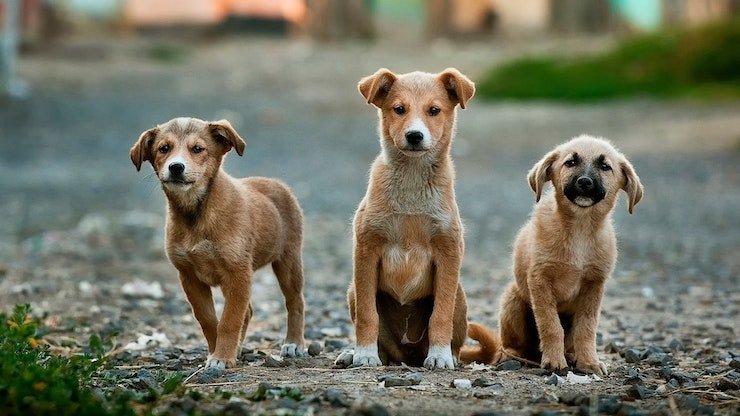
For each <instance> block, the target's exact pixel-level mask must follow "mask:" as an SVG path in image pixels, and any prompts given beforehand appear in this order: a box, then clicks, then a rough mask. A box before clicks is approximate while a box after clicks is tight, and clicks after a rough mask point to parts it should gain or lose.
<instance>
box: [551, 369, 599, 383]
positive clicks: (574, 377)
mask: <svg viewBox="0 0 740 416" xmlns="http://www.w3.org/2000/svg"><path fill="white" fill-rule="evenodd" d="M565 380H566V381H567V382H568V384H590V383H591V382H592V381H594V380H593V379H592V378H591V377H589V376H579V375H578V374H575V373H573V372H572V371H568V374H567V375H566V376H565ZM559 381H560V380H558V382H559Z"/></svg>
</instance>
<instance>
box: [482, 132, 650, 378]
mask: <svg viewBox="0 0 740 416" xmlns="http://www.w3.org/2000/svg"><path fill="white" fill-rule="evenodd" d="M528 179H529V185H530V186H531V187H532V190H533V191H534V192H535V194H536V199H537V201H540V196H541V195H542V189H543V187H544V185H545V183H546V182H548V181H552V184H553V188H554V191H552V192H548V193H546V194H545V195H544V196H543V197H542V201H541V202H539V204H537V206H536V207H535V209H534V212H533V214H532V217H531V219H530V221H529V222H528V223H527V224H526V225H525V226H524V227H523V228H522V229H521V231H520V232H519V235H518V237H517V239H516V243H515V246H514V266H513V269H514V277H515V280H514V282H512V284H511V285H509V287H508V288H507V289H506V292H505V293H504V294H503V296H502V300H501V310H500V312H499V321H500V322H499V328H500V336H501V344H502V347H503V353H504V354H503V355H509V356H515V357H524V358H528V359H531V360H537V361H540V363H541V366H542V367H543V368H551V369H556V370H557V369H562V368H565V367H567V366H568V364H567V362H566V353H567V354H568V355H569V356H571V357H572V359H573V361H574V362H575V366H576V367H577V368H579V369H582V370H587V371H592V372H594V373H597V374H605V373H606V366H605V365H604V363H602V362H601V361H599V358H598V356H597V355H596V328H597V326H598V323H599V313H600V309H601V299H602V296H603V294H604V284H605V282H606V280H607V279H608V278H609V276H610V275H611V274H612V271H613V270H614V265H615V262H616V258H617V240H616V237H615V234H614V227H613V225H612V219H611V213H612V210H613V208H614V206H615V204H616V202H617V194H618V192H619V190H620V189H623V190H624V191H625V192H626V193H627V196H628V198H629V201H628V203H629V205H628V206H629V212H630V214H631V213H632V210H633V208H634V206H635V204H637V203H638V202H639V201H640V199H641V198H642V194H643V188H642V184H641V183H640V178H639V177H638V176H637V174H636V173H635V170H634V169H633V168H632V165H631V164H630V162H629V161H628V160H627V159H626V158H625V157H624V155H622V154H621V153H619V152H618V151H617V150H616V149H615V148H614V147H612V145H611V144H610V143H609V142H607V141H605V140H602V139H597V138H593V137H589V136H585V135H584V136H580V137H577V138H575V139H573V140H571V141H569V142H567V143H564V144H562V145H560V146H558V147H557V148H555V149H554V150H553V151H551V152H550V153H548V154H547V155H545V157H544V158H543V159H542V160H541V161H539V162H538V163H537V164H536V165H535V166H534V167H533V168H532V170H531V171H530V172H529V175H528ZM481 341H482V340H481ZM482 343H483V342H482ZM489 349H490V348H489ZM497 355H498V356H499V357H498V358H501V357H500V356H501V355H502V354H501V351H499V352H498V354H497Z"/></svg>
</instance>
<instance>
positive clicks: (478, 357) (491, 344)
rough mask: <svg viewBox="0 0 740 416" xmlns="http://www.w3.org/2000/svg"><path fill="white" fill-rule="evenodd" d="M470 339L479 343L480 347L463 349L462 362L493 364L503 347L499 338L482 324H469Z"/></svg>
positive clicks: (461, 350)
mask: <svg viewBox="0 0 740 416" xmlns="http://www.w3.org/2000/svg"><path fill="white" fill-rule="evenodd" d="M468 337H470V338H471V339H473V340H476V341H478V344H480V345H478V346H475V347H462V349H460V360H462V361H463V362H466V363H472V362H478V363H483V364H490V363H492V362H493V360H494V358H495V357H496V355H497V353H498V351H499V348H500V345H501V343H500V342H499V339H498V336H497V335H496V334H495V333H494V332H493V331H491V330H490V329H488V328H486V327H485V326H483V325H481V324H478V323H475V322H469V323H468Z"/></svg>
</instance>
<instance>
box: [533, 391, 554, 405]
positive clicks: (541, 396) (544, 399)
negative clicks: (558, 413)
mask: <svg viewBox="0 0 740 416" xmlns="http://www.w3.org/2000/svg"><path fill="white" fill-rule="evenodd" d="M558 400H559V399H558V396H556V395H554V394H552V393H535V394H534V395H533V396H532V399H531V400H530V401H529V402H530V403H533V404H535V403H557V402H558Z"/></svg>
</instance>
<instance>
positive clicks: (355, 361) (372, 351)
mask: <svg viewBox="0 0 740 416" xmlns="http://www.w3.org/2000/svg"><path fill="white" fill-rule="evenodd" d="M352 365H353V366H357V367H379V366H381V365H383V363H381V362H380V357H378V345H377V344H372V345H366V346H358V347H357V348H355V354H354V355H353V356H352Z"/></svg>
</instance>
